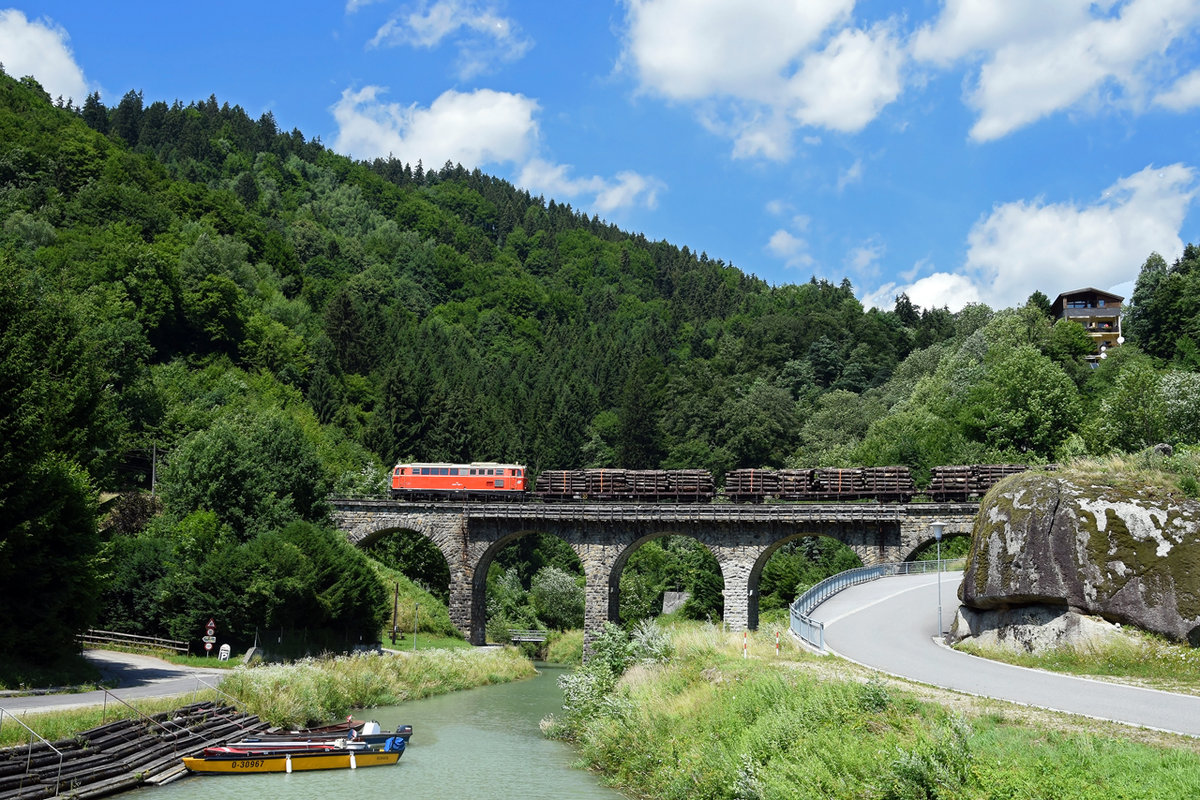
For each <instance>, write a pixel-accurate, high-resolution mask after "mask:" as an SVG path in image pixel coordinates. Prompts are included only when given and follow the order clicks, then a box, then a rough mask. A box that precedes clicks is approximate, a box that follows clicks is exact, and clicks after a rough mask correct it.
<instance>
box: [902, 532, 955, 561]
mask: <svg viewBox="0 0 1200 800" xmlns="http://www.w3.org/2000/svg"><path fill="white" fill-rule="evenodd" d="M937 544H938V543H937V539H934V538H933V537H930V538H929V539H928V540H926V541H923V542H921V543H920V544H919V545H917V547H916V549H915V550H913V551H912V552H911V553H909V554H908V558H906V559H904V560H905V561H933V560H935V559H936V558H937V553H938V546H937ZM970 549H971V534H970V533H947V534H946V535H944V536H942V558H943V559H951V558H964V557H965V556H966V555H967V552H968V551H969V550H970Z"/></svg>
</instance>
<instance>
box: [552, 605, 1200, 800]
mask: <svg viewBox="0 0 1200 800" xmlns="http://www.w3.org/2000/svg"><path fill="white" fill-rule="evenodd" d="M670 636H671V638H672V640H673V650H672V654H671V656H670V657H669V660H668V661H666V662H658V663H648V662H645V661H642V662H636V661H635V662H634V664H633V665H632V666H630V667H629V668H628V669H627V670H625V671H624V673H623V675H622V676H621V677H620V679H619V680H616V681H614V682H613V683H612V684H611V689H610V690H609V691H608V692H607V694H606V695H605V696H604V697H603V698H599V699H595V698H591V699H595V702H590V703H588V704H587V706H586V708H585V711H586V713H579V714H571V713H570V712H568V713H567V714H565V715H564V717H563V719H562V720H556V721H555V722H554V723H552V724H550V723H548V724H547V725H545V726H544V727H545V728H547V729H548V731H549V732H551V733H554V734H558V735H565V736H566V737H567V738H570V739H572V740H574V741H575V742H576V743H577V744H578V746H579V748H580V752H581V754H582V755H583V757H584V759H585V761H586V763H587V764H588V765H589V766H591V767H592V768H595V769H598V770H600V771H602V772H603V773H604V774H605V775H606V776H607V777H608V779H609V780H610V781H611V782H612V783H613V784H614V785H616V786H618V787H619V788H621V789H622V790H624V791H625V792H627V793H629V794H630V795H632V796H638V797H644V798H663V799H664V800H666V799H670V800H674V798H679V800H683V799H684V798H687V800H694V799H697V798H698V799H700V800H704V799H705V798H713V799H714V800H716V799H717V798H722V799H723V798H739V799H741V798H755V799H759V798H763V799H765V798H822V800H823V799H824V798H846V799H847V800H848V799H849V798H855V799H856V800H857V799H858V798H880V799H883V798H997V800H998V799H999V798H1062V800H1085V799H1086V800H1092V799H1093V798H1107V797H1131V798H1132V797H1138V798H1164V800H1165V798H1178V797H1196V796H1200V756H1197V755H1196V754H1195V753H1192V752H1189V751H1175V750H1167V749H1158V748H1154V747H1150V746H1146V745H1143V744H1139V743H1136V742H1132V741H1127V740H1120V739H1110V738H1103V737H1100V736H1094V735H1089V734H1067V733H1059V732H1055V731H1048V730H1043V729H1039V728H1033V727H1023V726H1020V725H1016V724H1011V723H1007V722H1005V721H1003V720H1002V719H995V718H989V719H986V720H971V719H967V718H964V717H962V716H960V715H958V714H957V713H955V712H952V711H950V710H948V709H946V708H944V707H942V706H939V705H937V704H935V703H931V702H927V701H923V700H920V699H918V698H917V697H916V696H915V695H913V694H910V693H909V692H907V691H905V690H904V689H903V688H897V687H896V686H893V685H889V684H885V683H884V682H882V681H881V680H878V679H874V680H868V681H866V682H863V681H856V680H842V679H836V678H828V677H823V675H824V674H827V673H830V672H831V671H833V670H836V666H834V665H832V664H831V661H830V660H829V659H823V660H821V661H820V662H819V663H818V662H816V661H815V660H806V659H800V660H791V659H790V658H776V657H775V655H774V652H773V648H770V649H766V648H762V647H761V645H762V642H761V639H760V640H759V641H758V642H753V641H752V640H753V637H749V638H750V640H751V641H752V646H751V651H750V652H751V655H750V657H748V658H743V657H742V655H741V649H740V644H741V643H740V641H739V640H740V639H741V636H740V634H738V635H734V636H730V635H729V634H723V633H722V632H721V631H720V629H718V628H716V627H715V626H702V625H701V626H690V627H688V626H682V625H680V626H676V627H675V628H673V629H672V630H671V631H670ZM730 639H733V641H732V642H731V641H730ZM764 651H765V652H764ZM590 664H591V662H589V665H590ZM810 665H812V666H813V667H814V668H812V669H808V668H806V667H807V666H810ZM591 669H592V668H591V667H590V666H589V667H585V668H584V669H583V670H581V671H580V672H579V673H577V675H582V674H586V673H588V672H589V670H591ZM601 671H602V670H601ZM603 683H604V681H603V679H602V677H595V678H594V680H593V682H592V683H591V684H588V683H586V682H584V681H577V682H576V683H575V684H574V685H571V682H570V681H567V682H566V683H565V684H564V688H565V689H566V690H567V691H568V694H569V699H570V698H571V697H578V696H584V695H586V692H587V691H590V690H591V689H592V688H593V687H594V686H599V685H603ZM576 692H578V694H575V693H576Z"/></svg>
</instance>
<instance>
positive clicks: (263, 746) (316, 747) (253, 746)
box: [204, 739, 371, 756]
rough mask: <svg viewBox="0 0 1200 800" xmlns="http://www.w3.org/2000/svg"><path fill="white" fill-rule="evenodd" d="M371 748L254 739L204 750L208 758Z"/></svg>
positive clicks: (335, 741)
mask: <svg viewBox="0 0 1200 800" xmlns="http://www.w3.org/2000/svg"><path fill="white" fill-rule="evenodd" d="M370 749H371V746H370V745H369V744H368V743H367V742H348V741H346V740H345V739H330V740H326V741H306V742H297V741H293V740H290V739H283V740H280V741H277V742H256V741H254V740H252V739H246V740H243V741H240V742H230V743H229V744H227V745H219V746H216V747H206V748H204V755H206V756H222V755H228V754H234V753H237V754H242V755H246V754H251V753H254V754H257V753H302V752H303V753H307V752H318V751H331V750H332V751H337V750H354V751H355V752H358V751H361V750H370Z"/></svg>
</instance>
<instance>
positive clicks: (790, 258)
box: [766, 228, 814, 267]
mask: <svg viewBox="0 0 1200 800" xmlns="http://www.w3.org/2000/svg"><path fill="white" fill-rule="evenodd" d="M766 249H767V252H768V253H770V254H771V255H773V256H775V257H776V258H779V259H781V260H782V261H783V262H784V263H785V264H787V266H789V267H809V266H812V264H813V263H814V262H813V257H812V255H811V254H810V253H809V252H808V242H806V241H805V240H804V239H802V238H800V237H799V236H796V235H795V234H793V233H791V232H789V231H786V230H784V229H783V228H780V229H779V230H777V231H775V233H773V234H771V239H770V240H769V241H768V242H767V248H766Z"/></svg>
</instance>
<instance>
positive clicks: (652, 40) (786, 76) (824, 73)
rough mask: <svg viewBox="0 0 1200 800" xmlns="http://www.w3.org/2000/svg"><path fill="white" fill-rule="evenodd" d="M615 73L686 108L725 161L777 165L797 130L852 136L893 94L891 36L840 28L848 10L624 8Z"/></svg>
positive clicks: (666, 2) (683, 2)
mask: <svg viewBox="0 0 1200 800" xmlns="http://www.w3.org/2000/svg"><path fill="white" fill-rule="evenodd" d="M626 5H627V9H628V13H627V15H626V23H627V30H626V34H625V42H624V51H623V53H622V64H623V65H624V66H625V67H626V68H628V69H629V70H630V71H631V72H632V73H634V74H635V76H636V78H637V80H638V81H639V84H640V87H641V90H642V91H644V92H647V93H653V94H658V95H661V96H663V97H666V98H668V99H670V100H676V101H680V102H686V103H691V104H695V105H696V106H697V113H698V114H700V115H702V116H705V117H706V119H704V124H705V126H706V127H708V128H709V129H710V130H713V131H715V132H718V133H720V134H722V135H725V136H727V137H729V138H730V139H731V140H732V141H733V142H734V151H733V154H734V156H735V157H750V156H756V157H762V158H769V159H774V160H781V159H784V158H786V157H787V156H788V155H789V154H790V152H791V146H792V141H791V139H792V136H793V132H794V130H795V129H796V128H798V127H805V126H807V127H813V128H828V129H831V130H836V131H849V132H854V131H858V130H861V129H862V128H863V127H864V126H866V125H867V124H868V123H870V122H871V121H872V120H873V119H874V118H875V117H876V116H877V115H878V114H879V112H880V110H881V109H882V108H883V107H884V106H886V105H887V104H888V103H890V102H892V101H893V100H895V99H896V97H897V96H899V93H900V91H901V89H902V81H901V78H900V72H901V68H902V66H903V62H904V59H905V55H904V51H903V49H902V48H901V46H900V44H899V41H898V39H897V38H896V37H895V36H894V34H893V33H892V31H891V28H890V27H889V26H887V25H877V26H875V27H874V28H872V29H871V30H869V31H866V30H859V29H856V28H852V27H847V26H848V24H849V22H850V13H851V11H852V10H853V7H854V3H853V0H806V2H792V3H745V2H741V0H626Z"/></svg>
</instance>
